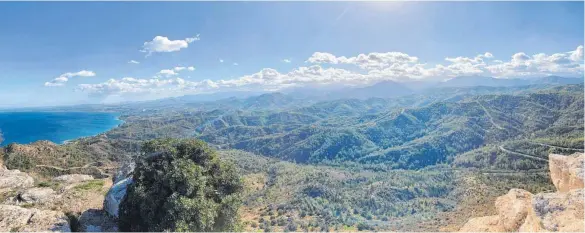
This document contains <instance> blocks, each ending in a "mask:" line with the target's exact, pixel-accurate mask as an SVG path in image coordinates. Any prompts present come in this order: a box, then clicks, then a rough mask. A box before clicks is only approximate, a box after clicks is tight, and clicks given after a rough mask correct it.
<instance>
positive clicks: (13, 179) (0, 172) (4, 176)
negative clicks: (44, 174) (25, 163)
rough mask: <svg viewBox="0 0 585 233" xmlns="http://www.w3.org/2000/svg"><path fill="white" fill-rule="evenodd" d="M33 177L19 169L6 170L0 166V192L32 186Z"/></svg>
mask: <svg viewBox="0 0 585 233" xmlns="http://www.w3.org/2000/svg"><path fill="white" fill-rule="evenodd" d="M33 184H34V179H33V178H32V177H31V176H29V175H28V174H26V173H24V172H20V171H19V170H8V169H6V167H0V193H4V192H7V191H10V190H13V189H17V188H28V187H32V186H33Z"/></svg>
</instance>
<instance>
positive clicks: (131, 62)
mask: <svg viewBox="0 0 585 233" xmlns="http://www.w3.org/2000/svg"><path fill="white" fill-rule="evenodd" d="M128 63H130V64H140V62H138V61H135V60H130V61H129V62H128Z"/></svg>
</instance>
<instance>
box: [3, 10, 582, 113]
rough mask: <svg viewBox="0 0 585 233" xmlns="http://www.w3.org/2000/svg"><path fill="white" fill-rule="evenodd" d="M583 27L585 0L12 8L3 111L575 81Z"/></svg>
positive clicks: (6, 14)
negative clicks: (294, 92) (493, 81)
mask: <svg viewBox="0 0 585 233" xmlns="http://www.w3.org/2000/svg"><path fill="white" fill-rule="evenodd" d="M583 26H584V25H583V3H582V2H564V3H563V2H414V3H400V2H398V3H396V2H394V3H344V2H319V3H318V2H314V3H313V2H282V3H274V2H249V3H245V2H218V3H204V2H173V3H154V2H140V3H122V2H105V3H100V2H82V3H79V2H61V3H33V2H23V3H8V2H2V3H0V82H1V85H0V98H2V99H3V103H0V106H4V107H6V106H10V107H18V106H23V107H24V106H40V105H60V104H77V103H100V102H103V103H108V102H117V101H121V100H141V99H152V98H160V97H166V96H173V95H182V94H196V93H207V92H216V91H228V90H256V89H263V90H279V89H282V88H288V87H295V86H303V85H329V84H348V85H366V84H369V83H372V82H376V81H380V80H384V79H393V80H402V81H404V80H407V79H425V78H437V77H440V78H445V77H450V76H459V75H486V76H495V77H523V76H525V77H535V76H544V75H551V74H556V75H564V76H577V75H582V70H583V69H582V63H583V62H582V53H583V52H582V51H583V47H578V46H581V45H583V34H584V32H583ZM197 35H198V36H197ZM157 36H159V39H161V38H164V37H166V39H161V40H155V37H157ZM187 38H192V39H187ZM167 39H168V40H167ZM153 41H154V42H153ZM145 43H150V45H152V46H151V47H149V48H150V50H157V51H159V52H152V53H149V52H141V50H142V51H145V50H148V48H147V47H148V46H146V47H145ZM171 50H172V51H171ZM163 51H168V52H163ZM360 54H362V55H361V56H360ZM538 54H540V55H538ZM285 59H287V60H289V61H290V62H285V61H284V60H285ZM131 60H134V61H137V62H139V64H133V63H129V61H131ZM220 60H223V62H220ZM235 63H237V65H235ZM175 67H179V68H177V69H175ZM181 67H183V68H181ZM189 67H193V69H194V70H193V71H190V70H189ZM165 69H167V70H173V72H171V74H169V73H168V72H167V73H166V74H161V73H160V72H161V71H162V70H165ZM163 73H165V72H163ZM124 78H125V79H124ZM56 79H59V80H56ZM65 79H66V81H63V80H65ZM47 83H49V84H48V85H47ZM53 84H57V85H53Z"/></svg>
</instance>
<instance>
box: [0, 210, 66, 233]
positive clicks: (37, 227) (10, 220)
mask: <svg viewBox="0 0 585 233" xmlns="http://www.w3.org/2000/svg"><path fill="white" fill-rule="evenodd" d="M0 231H2V232H8V231H12V232H13V231H21V232H39V231H60V232H71V227H70V225H69V222H68V221H67V217H66V216H65V215H64V214H63V213H62V212H58V211H51V210H38V209H32V208H31V209H26V208H22V207H19V206H13V205H0Z"/></svg>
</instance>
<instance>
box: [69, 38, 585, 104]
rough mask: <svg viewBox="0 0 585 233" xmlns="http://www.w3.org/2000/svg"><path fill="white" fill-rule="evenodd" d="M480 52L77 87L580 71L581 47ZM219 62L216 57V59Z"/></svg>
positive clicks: (257, 84)
mask: <svg viewBox="0 0 585 233" xmlns="http://www.w3.org/2000/svg"><path fill="white" fill-rule="evenodd" d="M493 58H494V55H493V54H491V53H489V52H485V53H482V54H478V55H476V56H473V57H464V56H459V57H446V58H445V59H444V61H443V62H441V63H439V64H433V65H429V64H426V63H421V62H420V61H419V58H417V57H415V56H411V55H409V54H405V53H401V52H386V53H369V54H359V55H357V56H353V57H344V56H335V55H333V54H330V53H324V52H317V53H314V54H313V55H312V56H311V57H309V58H308V59H307V60H306V62H307V63H311V64H309V65H307V66H302V67H297V68H295V69H292V70H290V71H289V72H280V71H278V70H276V69H272V68H264V69H261V70H260V71H258V72H256V73H252V74H248V75H243V76H241V77H237V78H231V79H220V80H203V81H187V80H184V79H182V78H179V77H178V76H180V73H179V72H183V71H185V70H194V69H195V68H194V67H183V66H178V67H174V68H172V69H167V70H161V72H159V74H164V75H161V77H158V78H154V79H136V78H122V79H111V80H109V81H107V82H104V83H99V84H84V85H80V86H79V89H80V90H82V91H86V92H89V93H93V94H101V95H108V94H128V93H151V94H152V93H167V94H169V95H171V94H172V95H182V94H196V93H203V92H216V91H228V90H280V89H283V88H289V87H296V86H305V85H329V84H342V85H367V84H372V83H375V82H379V81H383V80H396V81H402V80H405V79H425V78H436V77H440V78H449V77H455V76H468V75H484V76H494V77H519V76H524V77H531V76H534V77H543V76H547V75H553V74H554V75H567V76H576V75H583V46H579V47H577V48H576V49H575V50H572V51H569V52H561V53H555V54H544V53H539V54H534V55H529V54H526V53H522V52H518V53H515V54H513V55H511V56H510V57H509V59H507V60H506V59H503V60H493ZM221 61H223V60H221V59H220V62H221ZM339 64H343V65H353V66H355V67H357V68H359V69H344V68H340V67H337V66H336V65H339Z"/></svg>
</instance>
